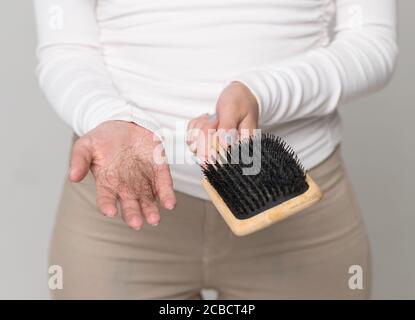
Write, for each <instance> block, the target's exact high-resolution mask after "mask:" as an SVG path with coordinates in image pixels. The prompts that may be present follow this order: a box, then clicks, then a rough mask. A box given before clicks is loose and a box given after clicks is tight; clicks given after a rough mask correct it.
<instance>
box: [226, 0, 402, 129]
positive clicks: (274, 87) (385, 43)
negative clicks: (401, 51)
mask: <svg viewBox="0 0 415 320" xmlns="http://www.w3.org/2000/svg"><path fill="white" fill-rule="evenodd" d="M335 4H336V26H335V30H334V37H333V40H332V41H331V43H330V44H329V45H328V46H327V47H323V48H319V49H315V50H312V51H310V52H308V53H307V54H305V55H304V56H301V57H297V58H293V59H291V60H289V61H285V62H284V63H281V64H279V65H273V66H270V67H269V68H266V70H253V71H249V72H246V73H244V74H241V75H238V76H236V77H233V78H232V79H230V80H231V81H240V82H242V83H244V84H245V85H246V86H247V87H248V88H250V90H251V91H252V93H253V94H254V95H255V96H256V98H257V101H258V105H259V112H260V115H259V125H260V127H266V126H272V125H275V124H278V123H282V122H288V121H291V120H295V119H299V118H304V117H310V116H316V115H317V116H319V115H324V114H328V113H330V112H332V111H333V110H334V109H335V108H336V107H337V106H338V104H339V103H341V102H345V101H348V100H350V99H351V98H355V97H359V96H361V95H362V94H365V93H368V92H371V91H374V90H376V89H379V88H381V87H382V86H384V85H385V84H386V83H387V82H388V80H389V78H390V76H391V74H392V72H393V69H394V65H395V61H396V57H397V53H398V48H397V39H396V38H397V36H396V3H395V0H337V1H335Z"/></svg>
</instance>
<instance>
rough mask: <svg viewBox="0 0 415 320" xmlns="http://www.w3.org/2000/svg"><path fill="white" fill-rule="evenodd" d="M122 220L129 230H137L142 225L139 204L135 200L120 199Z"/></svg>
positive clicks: (142, 220)
mask: <svg viewBox="0 0 415 320" xmlns="http://www.w3.org/2000/svg"><path fill="white" fill-rule="evenodd" d="M120 203H121V210H122V218H123V220H124V221H125V223H126V224H127V225H129V226H130V227H131V228H133V229H136V230H139V229H141V227H142V226H143V224H144V219H143V216H142V214H141V207H140V204H139V203H138V201H137V200H136V199H131V198H121V199H120Z"/></svg>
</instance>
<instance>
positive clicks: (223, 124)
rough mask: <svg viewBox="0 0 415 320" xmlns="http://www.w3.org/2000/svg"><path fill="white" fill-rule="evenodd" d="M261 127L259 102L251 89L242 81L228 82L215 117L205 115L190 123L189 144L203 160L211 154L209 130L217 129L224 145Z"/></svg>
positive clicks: (217, 105) (188, 128) (219, 100)
mask: <svg viewBox="0 0 415 320" xmlns="http://www.w3.org/2000/svg"><path fill="white" fill-rule="evenodd" d="M257 127H258V103H257V101H256V98H255V96H254V95H253V94H252V92H251V91H250V90H249V89H248V88H247V87H246V86H245V85H244V84H242V83H240V82H232V83H231V84H229V85H228V86H227V87H226V88H225V89H224V90H223V91H222V93H221V95H220V96H219V99H218V101H217V104H216V117H212V116H209V115H208V114H204V115H202V116H200V117H197V118H195V119H193V120H191V121H190V122H189V125H188V127H187V130H188V135H187V143H188V145H189V148H190V150H191V151H192V152H194V153H197V157H198V158H199V159H200V160H202V161H204V160H206V159H207V157H208V151H209V150H208V148H209V143H208V139H209V137H211V136H212V135H210V134H209V132H213V131H212V130H216V131H217V133H218V137H219V141H220V143H221V145H223V146H226V145H228V144H231V143H233V142H235V141H236V140H237V139H238V138H244V137H247V136H248V135H250V134H252V132H253V130H254V129H256V128H257Z"/></svg>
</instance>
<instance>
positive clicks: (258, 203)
mask: <svg viewBox="0 0 415 320" xmlns="http://www.w3.org/2000/svg"><path fill="white" fill-rule="evenodd" d="M254 148H256V150H254ZM254 151H256V152H254ZM246 155H248V157H249V159H250V160H251V161H250V162H249V163H246V162H247V161H246V159H248V158H247V157H246ZM258 158H259V159H258ZM243 160H245V162H244V161H243ZM256 163H257V164H258V163H260V164H261V167H260V170H259V172H258V173H256V174H247V172H246V170H249V169H250V168H251V169H252V168H253V164H256ZM202 170H203V173H204V175H205V177H206V178H207V180H208V181H209V183H210V184H211V185H212V186H213V187H214V188H215V190H216V191H217V192H218V193H219V195H220V196H221V198H222V199H223V201H224V202H225V203H226V205H227V206H228V207H229V209H230V210H231V211H232V213H233V214H234V215H235V217H236V218H238V219H247V218H250V217H252V216H254V215H256V214H258V213H260V212H263V211H265V210H267V209H269V208H272V207H274V206H276V205H278V204H280V203H282V202H285V201H287V200H289V199H291V198H294V197H296V196H298V195H300V194H302V193H304V192H305V191H306V190H307V189H308V184H307V182H306V171H305V170H304V168H303V166H302V165H301V163H300V161H299V159H298V157H297V155H296V154H295V152H294V151H293V149H292V148H291V147H290V146H288V145H287V144H286V143H285V141H283V140H282V139H281V138H280V137H276V136H274V135H272V134H262V135H256V136H252V137H250V138H247V139H245V140H243V141H240V142H238V143H236V144H234V145H232V146H229V148H228V149H227V151H226V157H220V159H219V161H217V162H215V163H212V162H207V163H206V164H205V166H204V167H202Z"/></svg>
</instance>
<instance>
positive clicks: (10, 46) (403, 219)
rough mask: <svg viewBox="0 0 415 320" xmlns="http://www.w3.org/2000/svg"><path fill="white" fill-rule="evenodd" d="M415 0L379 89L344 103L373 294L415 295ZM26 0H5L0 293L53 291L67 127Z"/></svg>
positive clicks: (0, 80)
mask: <svg viewBox="0 0 415 320" xmlns="http://www.w3.org/2000/svg"><path fill="white" fill-rule="evenodd" d="M413 12H415V1H410V0H402V1H400V10H399V15H400V51H401V54H400V59H399V64H398V69H397V71H396V73H395V77H394V79H393V81H392V82H391V84H390V85H389V86H388V87H387V88H386V89H385V90H383V91H382V92H380V93H378V94H376V95H372V96H370V97H368V98H365V99H362V100H359V101H357V102H355V103H353V104H349V105H345V106H342V107H341V110H342V114H343V120H344V143H343V151H344V156H345V159H346V162H347V164H348V168H349V172H350V174H351V176H352V181H353V185H354V188H355V190H356V192H357V195H358V198H359V200H360V206H361V208H362V211H363V214H364V218H365V221H366V224H367V227H368V229H369V234H370V240H371V244H372V249H373V265H374V279H373V280H374V282H373V284H374V287H373V294H374V298H387V299H389V298H392V299H393V298H412V299H414V298H415V255H414V250H413V245H414V242H415V232H413V227H414V226H415V205H414V198H415V193H414V191H415V184H414V182H415V179H414V178H415V173H414V170H413V165H414V164H415V150H414V148H415V135H414V118H415V109H414V103H413V101H414V98H415V88H414V87H413V86H414V82H413V75H414V71H415V67H414V65H415V62H413V59H414V57H415V50H414V44H415V41H414V39H413V33H412V32H413V29H414V24H415V22H414V18H413ZM33 20H34V19H33V13H32V4H31V1H29V0H20V1H1V3H0V39H1V51H0V66H1V68H0V103H1V106H0V139H1V149H0V150H1V151H0V152H1V156H0V170H1V172H0V173H1V175H0V197H1V202H0V205H1V209H0V211H1V212H0V298H8V299H9V298H23V299H27V298H37V299H47V298H48V289H47V280H48V274H47V268H48V266H47V248H48V239H49V236H50V232H51V228H52V224H53V219H54V212H55V209H56V206H57V203H58V199H59V193H60V189H61V185H62V181H63V179H64V175H65V174H66V167H67V158H68V148H69V142H70V137H71V132H70V130H69V129H68V128H67V127H66V126H65V125H64V124H63V123H62V122H61V121H60V120H59V119H58V118H57V116H56V115H55V114H54V113H53V111H52V109H51V108H50V107H49V106H48V105H47V103H46V101H45V99H44V98H43V96H42V94H41V93H40V91H39V89H38V87H37V82H36V79H35V74H34V69H35V63H36V62H35V56H34V50H35V44H36V38H35V29H34V21H33Z"/></svg>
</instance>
